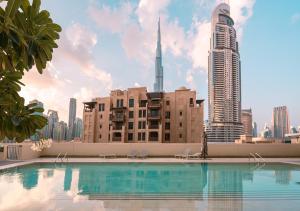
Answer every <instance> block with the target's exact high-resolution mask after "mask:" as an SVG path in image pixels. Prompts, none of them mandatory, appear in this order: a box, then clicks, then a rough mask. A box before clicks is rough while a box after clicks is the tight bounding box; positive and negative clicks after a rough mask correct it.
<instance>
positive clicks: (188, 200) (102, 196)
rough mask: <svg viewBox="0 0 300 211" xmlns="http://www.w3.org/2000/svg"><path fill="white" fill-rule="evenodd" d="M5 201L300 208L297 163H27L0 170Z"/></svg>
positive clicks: (29, 205)
mask: <svg viewBox="0 0 300 211" xmlns="http://www.w3.org/2000/svg"><path fill="white" fill-rule="evenodd" d="M124 199H126V200H124ZM130 202H131V203H130ZM0 205H1V206H0V210H58V209H64V210H65V209H72V210H87V209H93V210H144V209H146V210H147V209H148V210H160V209H167V210H254V209H255V210H266V209H270V210H300V166H296V165H288V164H267V165H259V166H257V165H255V164H212V163H211V164H207V163H202V164H149V163H126V164H95V163H94V164H93V163H91V164H83V163H81V164H80V163H74V164H72V163H68V164H46V163H45V164H33V165H25V166H22V167H18V168H12V169H8V170H6V171H2V172H0Z"/></svg>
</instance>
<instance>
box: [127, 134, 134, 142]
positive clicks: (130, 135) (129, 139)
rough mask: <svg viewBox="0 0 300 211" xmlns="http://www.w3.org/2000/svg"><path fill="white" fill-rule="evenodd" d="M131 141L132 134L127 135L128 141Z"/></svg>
mask: <svg viewBox="0 0 300 211" xmlns="http://www.w3.org/2000/svg"><path fill="white" fill-rule="evenodd" d="M132 140H133V133H128V141H132Z"/></svg>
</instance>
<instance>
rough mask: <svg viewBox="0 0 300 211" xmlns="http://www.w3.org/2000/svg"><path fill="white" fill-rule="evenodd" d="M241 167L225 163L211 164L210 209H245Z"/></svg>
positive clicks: (209, 178)
mask: <svg viewBox="0 0 300 211" xmlns="http://www.w3.org/2000/svg"><path fill="white" fill-rule="evenodd" d="M240 167H241V166H239V165H236V166H232V167H231V168H228V167H227V166H224V165H223V164H219V165H212V166H209V174H208V210H214V211H216V210H233V211H240V210H243V176H242V171H241V169H240ZM216 199H219V200H216Z"/></svg>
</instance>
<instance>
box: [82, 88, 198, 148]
mask: <svg viewBox="0 0 300 211" xmlns="http://www.w3.org/2000/svg"><path fill="white" fill-rule="evenodd" d="M83 124H84V133H83V142H89V143H95V142H126V143H131V142H152V143H156V142H159V143H164V142H166V143H169V142H175V143H193V142H198V143H199V142H201V141H202V134H203V100H196V91H191V90H190V89H187V88H185V87H181V88H179V89H178V90H176V91H175V92H167V93H164V92H147V89H146V87H139V88H129V89H128V90H124V91H121V90H113V91H111V93H110V96H108V97H101V98H96V99H95V100H93V101H92V102H85V103H84V112H83Z"/></svg>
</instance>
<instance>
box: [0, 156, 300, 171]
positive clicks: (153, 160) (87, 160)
mask: <svg viewBox="0 0 300 211" xmlns="http://www.w3.org/2000/svg"><path fill="white" fill-rule="evenodd" d="M55 160H56V158H37V159H33V160H26V161H22V162H20V161H0V170H3V169H6V168H12V167H18V166H22V165H26V164H31V163H53V162H55ZM264 160H265V162H266V163H288V164H295V165H300V158H264ZM1 162H6V163H5V164H4V165H1ZM57 162H58V163H61V160H59V161H57ZM67 162H69V163H91V162H92V163H140V162H143V163H249V162H251V163H255V161H254V160H253V159H251V160H250V161H249V159H248V158H209V159H206V160H202V159H201V160H199V159H188V160H187V159H176V158H146V159H129V158H69V159H68V161H67Z"/></svg>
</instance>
